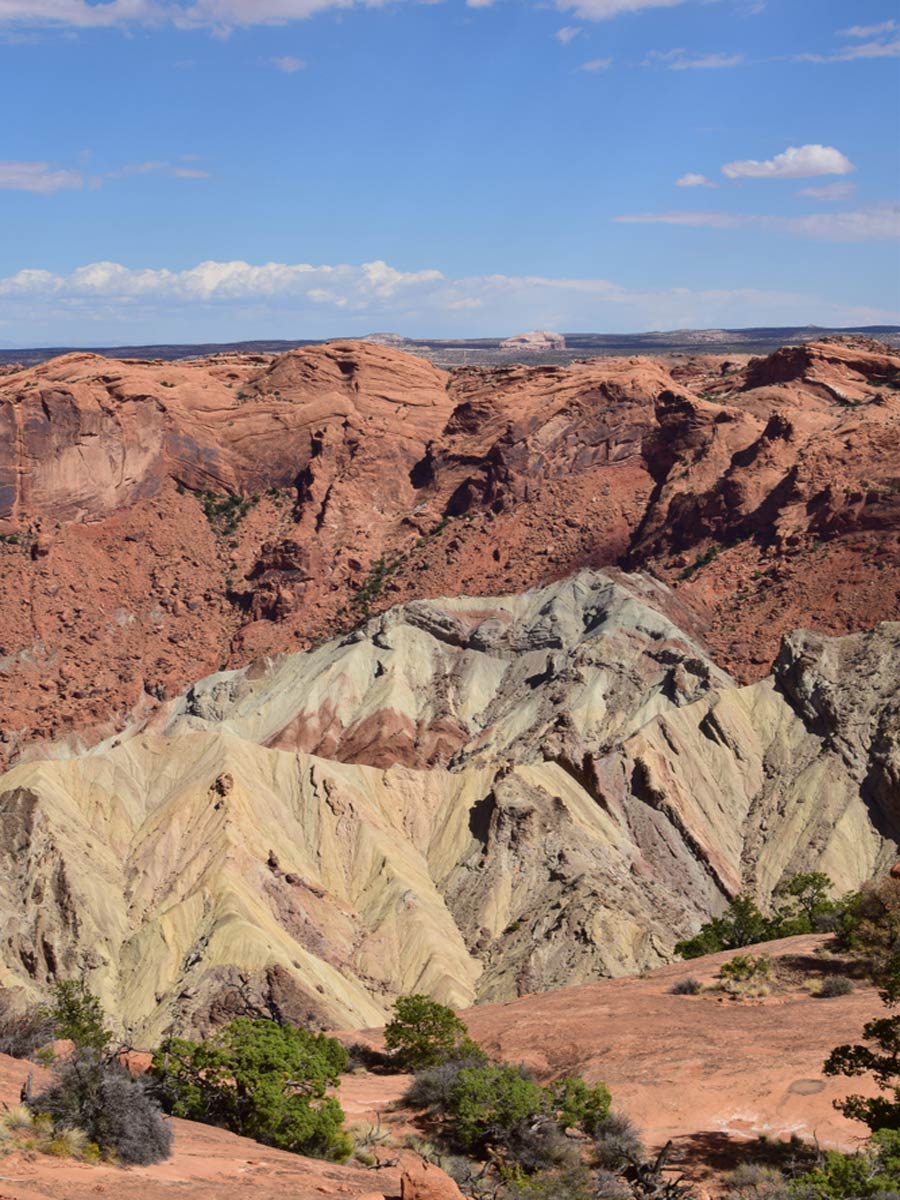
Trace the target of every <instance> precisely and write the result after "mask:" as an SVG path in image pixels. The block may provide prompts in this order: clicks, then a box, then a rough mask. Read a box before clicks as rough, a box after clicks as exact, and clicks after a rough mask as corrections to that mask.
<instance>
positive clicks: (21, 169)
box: [0, 0, 84, 192]
mask: <svg viewBox="0 0 900 1200" xmlns="http://www.w3.org/2000/svg"><path fill="white" fill-rule="evenodd" d="M0 2H2V0H0ZM83 186H84V176H83V175H82V173H81V172H80V171H65V170H60V169H58V168H56V167H52V166H51V165H50V163H46V162H0V189H2V190H5V191H15V192H58V191H61V190H62V189H64V188H80V187H83Z"/></svg>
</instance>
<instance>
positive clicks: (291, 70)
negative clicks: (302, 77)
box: [269, 54, 306, 75]
mask: <svg viewBox="0 0 900 1200" xmlns="http://www.w3.org/2000/svg"><path fill="white" fill-rule="evenodd" d="M269 62H271V64H272V66H273V67H275V68H276V70H278V71H283V72H284V74H285V75H295V74H296V73H297V71H302V70H303V68H304V67H305V66H306V63H305V62H304V61H303V59H302V58H295V57H294V56H293V54H279V55H276V57H275V58H270V59H269Z"/></svg>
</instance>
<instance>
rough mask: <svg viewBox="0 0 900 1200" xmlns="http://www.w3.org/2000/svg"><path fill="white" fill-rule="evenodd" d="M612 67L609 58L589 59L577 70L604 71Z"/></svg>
mask: <svg viewBox="0 0 900 1200" xmlns="http://www.w3.org/2000/svg"><path fill="white" fill-rule="evenodd" d="M611 66H612V59H611V58H591V59H589V60H588V61H587V62H583V63H582V64H581V66H580V67H579V68H578V70H579V71H606V70H608V69H609V68H610V67H611Z"/></svg>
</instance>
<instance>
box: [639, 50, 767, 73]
mask: <svg viewBox="0 0 900 1200" xmlns="http://www.w3.org/2000/svg"><path fill="white" fill-rule="evenodd" d="M743 61H744V56H743V54H689V53H688V51H687V50H684V49H679V50H651V51H650V53H649V54H648V55H647V57H646V58H645V59H644V62H643V66H645V67H652V66H657V65H660V64H661V65H663V66H666V67H668V68H669V70H670V71H719V70H723V69H725V68H728V67H739V66H740V65H741V63H742V62H743Z"/></svg>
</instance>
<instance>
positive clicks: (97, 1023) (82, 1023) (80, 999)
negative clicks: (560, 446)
mask: <svg viewBox="0 0 900 1200" xmlns="http://www.w3.org/2000/svg"><path fill="white" fill-rule="evenodd" d="M41 1012H42V1014H43V1016H44V1017H45V1018H46V1019H47V1020H48V1021H50V1022H51V1023H52V1025H53V1028H54V1030H55V1033H56V1036H57V1037H58V1038H68V1040H69V1041H72V1042H74V1043H75V1045H76V1046H77V1047H78V1048H79V1049H85V1050H98V1051H102V1050H105V1049H106V1048H107V1046H108V1045H109V1043H110V1040H111V1037H112V1035H111V1034H110V1032H109V1030H108V1029H107V1028H106V1025H105V1017H104V1013H103V1009H102V1007H101V1005H100V1001H99V1000H98V999H97V997H96V996H95V995H94V993H93V992H91V991H90V990H89V989H88V988H87V987H86V986H85V984H84V983H82V982H81V980H80V979H59V980H57V982H56V983H55V984H54V985H53V991H52V993H51V999H50V1003H49V1004H47V1005H46V1006H45V1007H44V1008H43V1009H42V1010H41Z"/></svg>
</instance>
